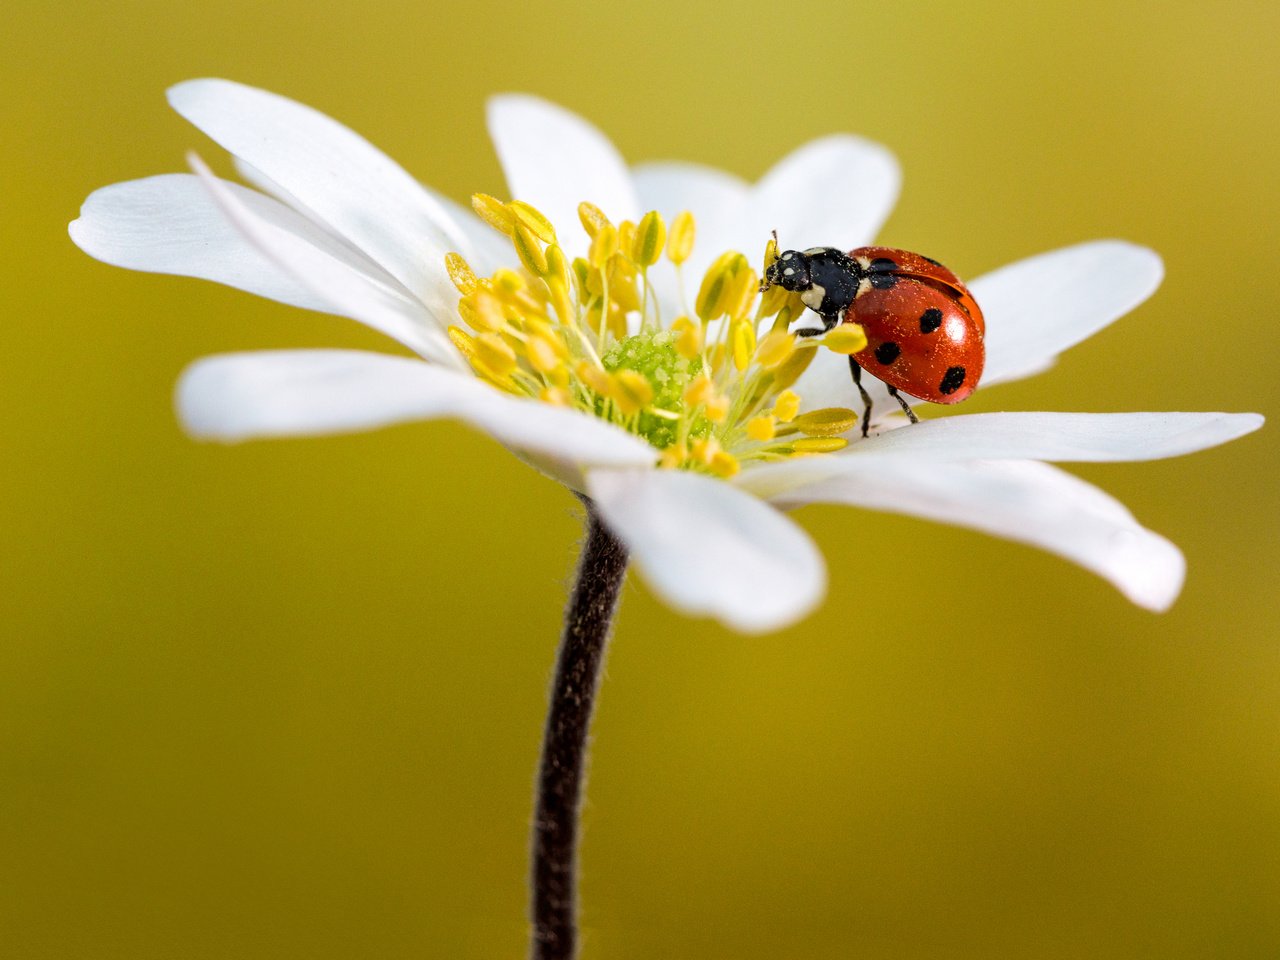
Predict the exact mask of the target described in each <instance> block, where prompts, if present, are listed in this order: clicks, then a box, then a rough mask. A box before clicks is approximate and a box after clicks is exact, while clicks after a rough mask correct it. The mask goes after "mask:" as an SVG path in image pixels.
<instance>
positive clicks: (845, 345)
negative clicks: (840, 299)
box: [822, 323, 867, 354]
mask: <svg viewBox="0 0 1280 960" xmlns="http://www.w3.org/2000/svg"><path fill="white" fill-rule="evenodd" d="M822 345H823V346H824V347H826V348H827V349H828V350H830V351H831V352H832V353H845V354H849V353H857V352H858V351H860V350H865V349H866V347H867V335H866V334H865V333H863V331H862V327H860V326H859V325H858V324H856V323H842V324H839V325H838V326H837V327H836V328H835V329H834V330H832V331H831V332H830V333H828V334H827V335H826V336H825V337H823V338H822Z"/></svg>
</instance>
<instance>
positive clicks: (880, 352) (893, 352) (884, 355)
mask: <svg viewBox="0 0 1280 960" xmlns="http://www.w3.org/2000/svg"><path fill="white" fill-rule="evenodd" d="M900 353H902V350H901V348H900V347H899V346H898V345H897V344H896V343H894V342H893V341H892V340H889V341H886V342H885V343H882V344H880V346H878V347H876V359H877V360H879V361H880V362H881V363H883V364H884V365H885V366H886V367H887V366H888V365H889V364H891V363H893V361H895V360H897V359H898V354H900ZM960 379H962V380H963V379H964V371H963V370H961V371H960Z"/></svg>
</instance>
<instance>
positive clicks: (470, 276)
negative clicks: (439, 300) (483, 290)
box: [444, 253, 476, 295]
mask: <svg viewBox="0 0 1280 960" xmlns="http://www.w3.org/2000/svg"><path fill="white" fill-rule="evenodd" d="M444 268H445V270H446V271H448V273H449V279H450V280H452V281H453V285H454V286H455V287H457V288H458V292H459V293H461V294H464V295H465V294H468V293H471V292H473V291H474V290H475V288H476V274H475V271H474V270H472V269H471V264H469V263H467V261H466V260H464V259H463V258H462V257H461V256H459V255H458V254H456V253H447V254H445V257H444Z"/></svg>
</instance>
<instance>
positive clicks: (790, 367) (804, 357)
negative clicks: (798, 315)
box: [773, 340, 818, 390]
mask: <svg viewBox="0 0 1280 960" xmlns="http://www.w3.org/2000/svg"><path fill="white" fill-rule="evenodd" d="M817 355H818V345H817V344H816V343H814V342H813V341H812V340H802V341H798V342H797V343H796V345H795V350H793V351H792V352H791V356H789V357H787V359H785V360H783V361H782V363H780V364H778V366H776V367H774V369H773V387H774V389H775V390H785V389H786V388H787V387H789V386H791V385H792V384H793V383H795V382H796V381H797V380H799V379H800V375H801V374H802V373H804V372H805V371H806V370H807V369H809V364H810V363H812V362H813V358H814V357H816V356H817Z"/></svg>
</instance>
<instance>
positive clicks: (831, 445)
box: [791, 437, 849, 453]
mask: <svg viewBox="0 0 1280 960" xmlns="http://www.w3.org/2000/svg"><path fill="white" fill-rule="evenodd" d="M848 445H849V441H848V440H846V439H845V438H844V437H801V438H800V439H799V440H797V441H796V442H795V443H793V444H791V447H792V449H793V450H795V451H796V453H835V452H836V451H837V450H843V449H844V448H845V447H847V446H848Z"/></svg>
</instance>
